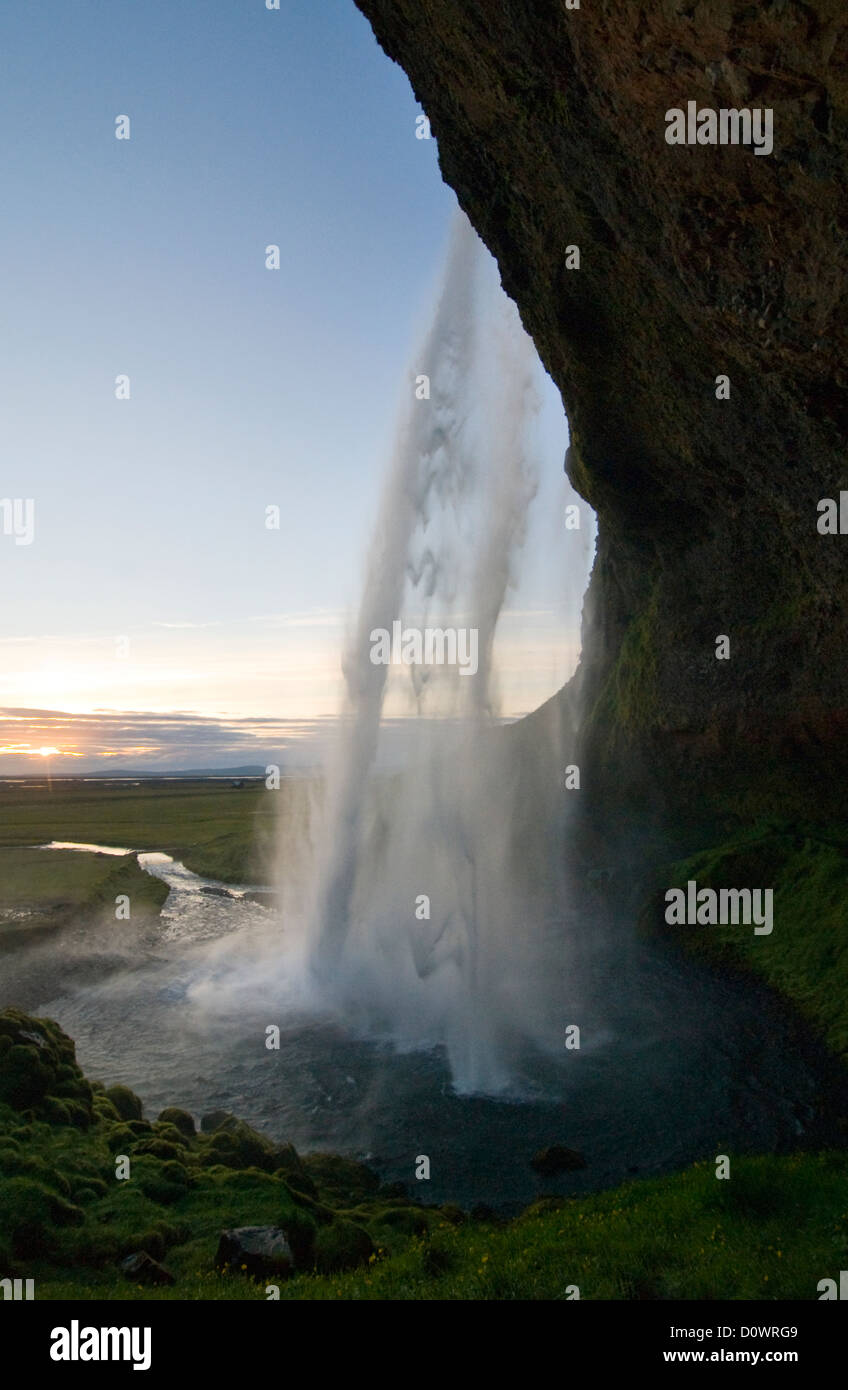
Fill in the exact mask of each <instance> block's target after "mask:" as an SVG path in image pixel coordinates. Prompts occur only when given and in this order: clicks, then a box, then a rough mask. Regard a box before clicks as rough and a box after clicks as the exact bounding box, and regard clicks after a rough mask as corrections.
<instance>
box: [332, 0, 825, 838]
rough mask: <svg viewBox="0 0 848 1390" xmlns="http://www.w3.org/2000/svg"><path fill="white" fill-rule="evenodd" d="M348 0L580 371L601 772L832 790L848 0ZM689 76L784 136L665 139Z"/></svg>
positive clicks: (535, 326) (747, 799)
mask: <svg viewBox="0 0 848 1390" xmlns="http://www.w3.org/2000/svg"><path fill="white" fill-rule="evenodd" d="M357 3H358V5H359V8H360V9H361V10H362V11H363V13H364V14H365V15H366V16H367V17H368V18H369V19H370V21H371V23H372V25H373V27H374V30H375V33H376V35H377V38H378V39H379V41H380V43H381V44H382V45H383V47H384V48H385V50H386V51H387V53H389V55H390V56H391V57H393V58H395V59H396V60H397V61H398V62H400V63H401V64H402V66H403V67H404V68H405V69H406V71H407V73H408V74H409V77H410V79H411V81H412V84H413V87H414V89H415V92H416V95H417V97H418V99H419V100H420V102H421V105H422V109H423V110H424V111H426V113H427V115H428V117H429V119H430V122H431V126H432V131H433V135H434V137H435V138H436V139H437V140H438V144H439V156H440V161H441V166H442V170H443V173H444V176H445V178H446V180H447V181H448V183H450V184H451V185H452V186H453V188H454V189H455V190H456V192H457V195H458V197H459V201H460V203H461V205H462V206H463V208H464V209H465V211H466V212H467V213H468V215H469V217H470V218H471V220H472V222H473V223H474V225H475V226H476V228H477V230H478V231H479V233H480V235H481V236H482V237H483V238H484V240H485V241H486V243H487V244H488V246H489V247H490V249H491V250H492V252H493V253H494V255H495V256H496V257H497V260H498V262H499V265H500V269H501V275H502V278H503V282H504V286H505V288H506V290H507V292H508V293H509V294H510V295H511V296H512V297H513V298H514V299H515V301H516V303H517V304H518V306H519V309H520V311H521V315H522V318H523V321H524V324H525V326H526V328H527V329H528V331H529V332H530V333H531V334H532V336H533V338H534V340H535V342H536V345H537V348H538V350H539V353H540V356H541V357H542V360H543V362H544V363H545V366H546V367H547V368H548V370H549V371H550V373H551V375H552V377H553V379H554V380H555V381H556V383H557V385H558V386H559V387H560V389H561V391H562V396H563V402H564V405H565V408H566V411H567V414H568V417H569V421H570V423H571V427H572V435H573V447H572V450H571V457H570V460H569V468H570V473H571V476H572V480H573V482H574V483H575V485H576V486H577V488H578V490H579V491H580V492H581V494H582V495H583V496H584V497H585V498H586V499H587V501H589V502H590V503H591V505H592V506H593V507H594V508H595V510H596V511H597V513H598V518H599V530H600V535H599V544H598V562H597V564H596V569H595V574H594V576H593V580H592V585H591V589H590V596H589V602H588V604H587V613H586V619H585V625H586V631H585V633H584V670H583V677H582V679H583V694H584V698H585V708H586V712H587V722H586V726H585V735H584V737H585V740H586V747H585V748H584V751H583V756H584V760H585V761H587V763H590V764H591V770H592V776H591V778H587V779H586V783H584V785H586V786H587V790H588V791H589V793H590V794H591V787H592V785H593V786H594V788H595V791H596V792H597V793H599V794H600V795H601V796H606V795H614V796H615V798H616V800H617V801H619V802H620V801H621V799H622V798H624V799H629V800H633V801H635V802H636V803H639V804H641V805H643V806H644V807H645V808H646V809H650V810H651V811H655V812H657V813H659V814H669V813H672V814H674V815H675V816H676V815H678V814H680V813H681V812H682V813H685V812H688V811H691V812H693V813H695V814H697V813H704V814H710V813H715V812H721V811H722V810H725V809H728V808H732V809H734V810H740V811H742V812H743V813H750V814H752V815H758V814H762V813H764V812H766V813H767V812H772V811H773V812H781V813H782V812H789V813H791V814H803V815H817V814H824V815H828V814H832V813H833V811H834V810H836V809H837V808H838V807H839V806H840V802H841V796H840V792H839V784H840V782H841V781H842V779H843V778H844V776H845V773H846V771H848V753H846V750H848V738H846V736H845V735H846V731H847V730H848V663H847V662H846V661H845V652H846V636H848V629H847V628H846V616H845V615H846V598H848V592H847V591H848V580H846V576H848V535H846V536H839V535H821V534H819V532H818V530H817V521H818V516H819V514H818V510H817V507H818V503H819V501H820V500H821V499H823V498H826V497H831V498H838V495H839V492H840V490H843V489H846V488H848V461H846V458H845V434H846V424H848V411H847V410H846V371H847V370H848V368H846V333H848V315H846V304H845V299H846V254H848V253H846V240H845V236H844V232H845V220H846V214H845V205H844V201H843V198H842V193H841V190H842V187H843V186H844V180H845V165H846V145H848V126H846V95H848V93H847V92H846V86H847V85H848V84H846V68H848V27H846V24H845V21H844V18H843V17H842V13H841V0H811V3H806V4H801V3H795V0H771V3H769V2H768V0H763V3H758V4H756V5H754V4H750V3H740V0H697V2H696V3H692V0H660V2H659V3H657V4H652V5H642V4H636V3H627V0H583V4H582V6H581V8H580V9H579V10H574V9H569V8H567V6H566V0H498V2H497V3H493V0H357ZM690 101H693V102H695V103H697V109H703V108H711V109H713V110H716V111H718V110H720V109H721V108H735V109H739V108H742V107H748V108H750V109H758V110H762V111H765V110H771V111H772V112H773V128H774V148H773V151H772V152H771V153H770V154H768V155H756V154H755V153H754V148H753V147H752V146H750V145H749V146H747V147H746V146H743V145H735V146H734V145H698V144H695V145H670V144H668V143H667V142H666V139H665V133H666V129H667V123H666V112H667V111H668V110H669V109H671V108H682V109H683V110H684V111H685V110H686V109H687V103H688V102H690ZM410 139H411V140H413V139H414V131H413V130H412V129H411V130H410ZM575 245H576V246H579V248H580V268H579V269H568V268H567V260H568V257H567V253H566V248H567V247H568V246H575ZM720 375H726V376H728V377H729V378H730V399H727V400H722V399H717V398H716V378H717V377H718V376H720ZM568 534H569V533H567V532H565V531H563V544H564V545H565V544H567V543H568ZM722 634H725V635H727V636H729V637H730V657H729V659H727V660H719V659H717V657H716V638H717V637H718V636H719V635H722Z"/></svg>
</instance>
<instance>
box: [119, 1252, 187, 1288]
mask: <svg viewBox="0 0 848 1390" xmlns="http://www.w3.org/2000/svg"><path fill="white" fill-rule="evenodd" d="M121 1272H122V1274H125V1275H126V1277H127V1279H131V1280H132V1282H133V1283H134V1284H175V1283H176V1282H177V1281H176V1279H175V1278H174V1276H173V1274H171V1273H170V1271H169V1270H167V1269H163V1267H162V1265H160V1264H157V1262H156V1260H154V1259H152V1258H151V1257H150V1255H148V1254H147V1253H146V1251H144V1250H136V1251H135V1253H134V1254H132V1255H127V1257H126V1259H125V1260H121Z"/></svg>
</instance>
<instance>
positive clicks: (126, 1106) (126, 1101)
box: [106, 1086, 142, 1120]
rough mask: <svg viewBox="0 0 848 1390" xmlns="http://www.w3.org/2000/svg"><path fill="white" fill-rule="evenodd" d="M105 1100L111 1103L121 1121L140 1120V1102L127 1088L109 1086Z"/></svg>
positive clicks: (133, 1092)
mask: <svg viewBox="0 0 848 1390" xmlns="http://www.w3.org/2000/svg"><path fill="white" fill-rule="evenodd" d="M106 1099H107V1100H110V1101H111V1102H112V1104H113V1105H114V1107H115V1109H116V1110H117V1112H118V1114H119V1115H120V1117H121V1119H122V1120H140V1119H141V1116H142V1106H141V1101H140V1100H139V1098H138V1096H137V1095H136V1094H135V1091H131V1090H130V1088H129V1086H110V1087H109V1089H108V1090H107V1092H106Z"/></svg>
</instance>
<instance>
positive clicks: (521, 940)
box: [307, 214, 542, 1092]
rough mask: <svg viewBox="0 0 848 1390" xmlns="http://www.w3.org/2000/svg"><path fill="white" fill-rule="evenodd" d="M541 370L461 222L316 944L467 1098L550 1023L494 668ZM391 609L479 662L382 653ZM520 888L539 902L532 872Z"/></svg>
mask: <svg viewBox="0 0 848 1390" xmlns="http://www.w3.org/2000/svg"><path fill="white" fill-rule="evenodd" d="M538 370H539V367H538V361H537V359H536V355H535V351H534V349H533V345H532V343H531V341H530V339H529V338H528V337H527V335H526V334H525V332H524V330H523V328H522V326H521V323H520V321H519V318H518V314H517V312H516V310H515V307H514V306H513V305H512V304H511V303H510V301H509V300H507V298H506V296H505V295H504V294H503V291H502V290H501V288H500V285H499V283H498V278H497V273H496V269H495V267H494V263H493V262H492V261H491V259H490V258H489V257H488V255H487V253H486V252H485V249H484V248H483V247H482V244H481V243H480V241H479V239H478V238H477V236H476V234H475V233H474V231H473V229H472V228H471V226H470V224H469V222H468V220H467V219H466V218H465V216H464V215H462V214H459V215H458V216H457V219H456V222H455V225H454V228H453V232H452V238H451V244H450V248H449V254H448V258H447V264H446V269H445V273H444V278H443V284H442V288H441V293H440V295H439V298H438V302H437V305H436V309H435V313H434V316H433V321H432V325H431V327H430V329H429V332H428V334H427V336H426V341H425V343H424V345H423V350H422V351H421V352H420V354H419V355H418V357H417V358H416V359H415V363H414V370H413V373H412V376H413V379H414V382H415V383H417V384H418V389H417V391H416V390H414V389H413V385H414V382H413V381H411V382H410V387H409V400H408V404H407V406H406V409H405V411H404V413H403V418H402V420H401V422H400V426H399V429H398V433H397V439H396V444H395V448H394V453H393V458H392V462H391V467H390V470H389V473H388V476H387V479H386V484H385V489H384V494H383V499H382V505H381V508H380V513H379V517H378V520H377V524H376V527H375V531H374V537H373V541H372V546H371V551H370V556H369V560H368V564H367V571H366V575H365V581H364V585H363V591H362V599H361V603H360V607H359V613H358V617H357V620H356V623H355V626H354V628H353V632H352V636H351V639H350V642H349V645H348V649H347V653H346V656H345V660H344V675H345V681H346V687H347V707H346V710H345V713H344V716H343V720H342V726H341V731H340V738H339V744H338V748H337V753H336V757H335V762H334V765H333V766H332V768H331V770H330V775H329V783H328V792H327V798H326V807H325V816H324V823H323V834H322V838H321V844H320V846H319V850H318V856H317V860H316V866H315V877H314V882H315V890H314V894H313V898H312V903H311V911H310V912H309V914H308V917H309V929H308V943H307V945H308V958H309V965H310V968H311V973H312V976H313V980H314V981H315V982H317V984H316V988H317V989H318V992H319V993H321V994H323V996H324V998H325V1000H326V999H330V1000H332V1001H333V1002H334V1003H335V1004H336V1005H337V1007H338V1008H339V1010H340V1012H342V1013H343V1015H344V1018H345V1021H346V1022H347V1023H348V1024H353V1025H360V1026H362V1027H363V1028H370V1029H373V1028H375V1027H377V1028H379V1027H382V1028H384V1029H385V1030H386V1031H387V1033H388V1034H389V1035H390V1036H391V1037H392V1038H393V1039H394V1041H395V1042H396V1043H397V1044H399V1045H401V1046H404V1045H406V1046H411V1047H415V1046H422V1045H424V1046H426V1045H437V1044H442V1045H444V1046H445V1047H446V1048H447V1051H448V1055H449V1059H450V1063H451V1068H452V1073H453V1079H454V1084H455V1086H456V1087H457V1088H458V1089H459V1090H462V1091H477V1090H485V1091H490V1092H491V1091H500V1090H503V1089H504V1088H506V1087H508V1086H509V1084H510V1080H511V1058H512V1056H513V1054H514V1051H515V1039H516V1037H518V1036H520V1035H522V1034H527V1033H528V1032H530V1033H532V1032H534V1031H536V1032H538V1030H539V1026H540V1024H541V1022H542V1020H541V1015H540V1011H539V998H538V988H539V979H538V974H539V973H540V964H539V962H538V961H537V960H535V959H534V950H533V942H532V940H531V936H532V930H533V927H532V923H531V922H529V921H528V920H527V901H526V896H525V898H521V896H520V893H519V892H518V888H519V885H518V882H517V880H518V879H519V878H520V874H519V873H518V872H517V870H518V865H517V864H516V855H515V845H514V843H513V841H514V838H515V837H514V829H515V820H516V815H515V812H516V807H515V804H514V803H515V798H516V795H517V792H518V784H519V780H520V779H519V778H518V777H517V773H518V772H519V770H520V769H519V768H518V766H517V763H519V762H520V760H521V758H522V756H523V753H522V749H521V745H520V742H519V741H518V740H515V739H512V740H508V739H507V737H506V733H505V731H504V730H503V729H498V728H497V711H498V698H497V689H496V675H495V668H494V663H493V646H494V640H495V632H496V627H497V624H498V619H499V616H500V614H501V610H502V608H503V606H504V601H505V599H506V597H507V593H508V590H509V588H510V584H511V581H512V580H513V579H514V573H513V567H514V562H515V559H516V556H517V553H518V551H519V549H520V546H521V543H522V540H523V538H524V532H525V520H526V515H527V509H528V506H529V504H530V502H531V501H532V498H533V496H534V493H535V491H536V478H537V467H536V463H535V459H534V457H533V454H534V451H533V447H532V442H531V441H532V425H533V422H534V416H535V414H536V412H537V410H538V404H539V399H538V394H537V391H536V385H535V383H536V380H537V377H536V373H537V372H538ZM422 378H426V379H427V380H428V381H429V399H428V398H426V391H425V389H424V387H423V385H422ZM398 621H399V622H401V623H402V624H403V628H404V629H405V630H406V629H408V628H409V627H413V626H414V627H416V628H418V629H419V630H424V629H427V628H434V627H435V628H438V629H466V630H469V629H470V630H471V632H472V633H476V642H477V654H478V656H477V669H476V672H475V673H474V674H471V673H469V672H463V671H462V670H461V668H460V667H458V665H456V664H454V665H447V664H445V665H431V666H429V667H425V666H423V665H421V664H409V665H394V666H389V665H384V664H375V663H374V661H373V660H372V646H373V637H374V634H375V632H376V631H379V630H383V631H385V632H388V633H391V632H392V628H393V623H395V622H398ZM468 641H469V643H471V638H470V637H469V638H468ZM466 650H467V649H466ZM389 698H391V699H392V700H393V702H394V704H395V705H397V704H398V703H399V702H401V703H405V707H406V708H407V709H408V710H409V711H411V712H412V713H413V714H414V715H415V716H417V717H416V718H414V719H412V720H411V721H410V722H409V730H410V732H409V737H408V739H407V752H408V761H407V765H406V767H405V769H404V771H403V772H402V773H399V774H396V775H395V776H394V777H386V776H382V777H377V776H375V768H376V765H377V758H378V750H379V743H380V736H381V716H382V715H383V713H384V709H385V706H386V703H387V701H388V700H389ZM524 887H525V894H526V893H527V892H529V893H530V894H531V895H532V894H533V893H534V892H537V890H538V883H536V884H535V886H534V885H532V884H529V885H528V884H525V885H524ZM534 970H535V971H536V976H534Z"/></svg>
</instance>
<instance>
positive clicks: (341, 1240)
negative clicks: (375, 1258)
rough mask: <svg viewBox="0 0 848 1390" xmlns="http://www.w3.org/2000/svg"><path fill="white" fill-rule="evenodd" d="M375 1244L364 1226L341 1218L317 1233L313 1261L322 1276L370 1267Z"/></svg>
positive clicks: (322, 1227) (321, 1227) (320, 1228)
mask: <svg viewBox="0 0 848 1390" xmlns="http://www.w3.org/2000/svg"><path fill="white" fill-rule="evenodd" d="M373 1253H374V1244H373V1242H372V1240H371V1237H370V1236H369V1234H368V1232H367V1231H366V1230H365V1228H364V1227H363V1226H358V1225H357V1224H356V1223H355V1222H354V1221H346V1220H344V1218H342V1217H340V1218H338V1219H337V1220H335V1221H333V1222H331V1223H330V1224H329V1225H328V1226H320V1227H319V1228H318V1230H317V1231H316V1233H315V1246H314V1258H315V1268H316V1269H317V1271H318V1273H319V1274H336V1273H338V1272H339V1271H341V1270H343V1269H354V1268H356V1266H357V1265H363V1264H367V1263H368V1260H369V1259H370V1257H371V1255H373Z"/></svg>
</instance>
